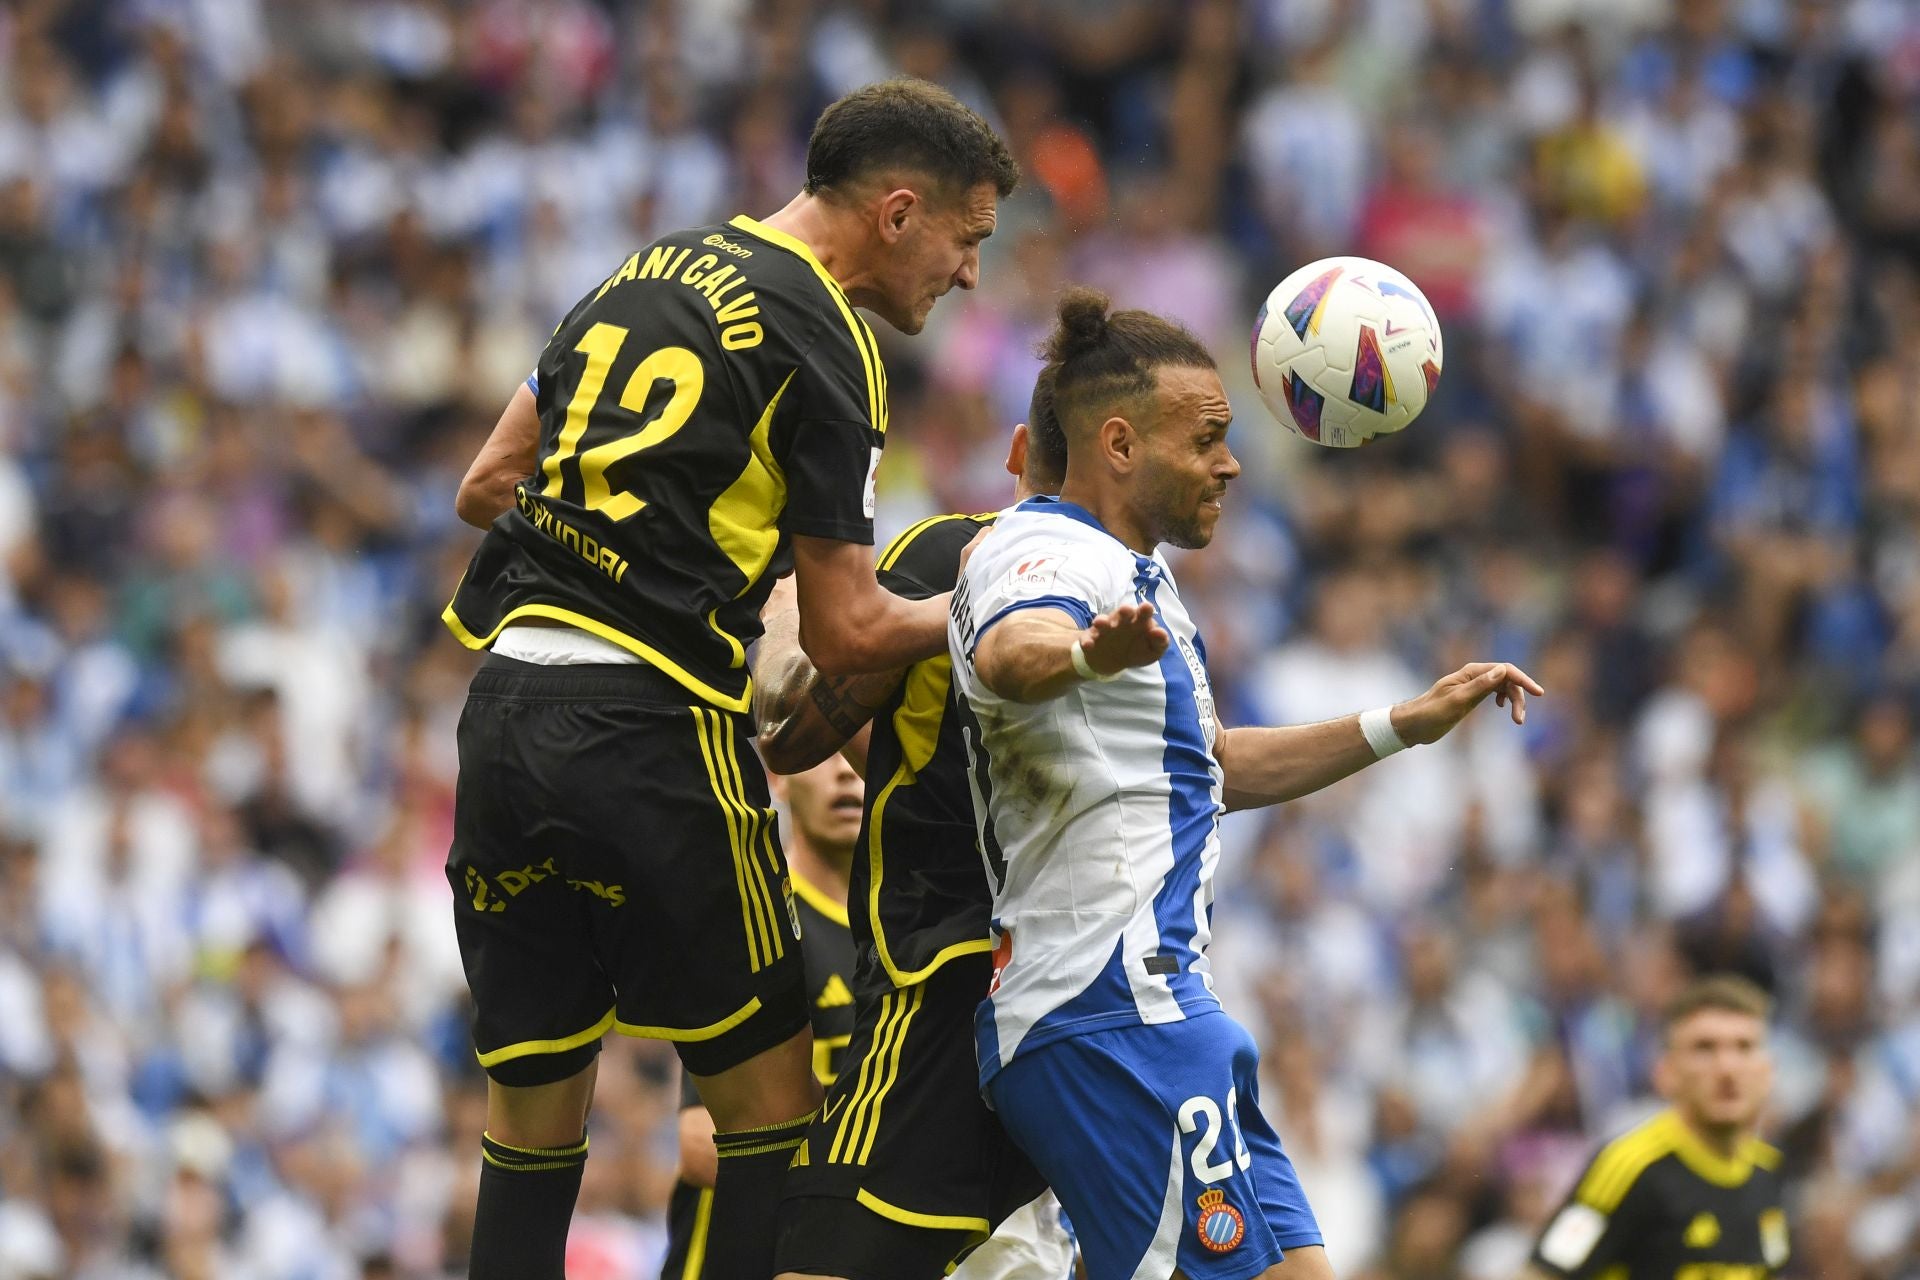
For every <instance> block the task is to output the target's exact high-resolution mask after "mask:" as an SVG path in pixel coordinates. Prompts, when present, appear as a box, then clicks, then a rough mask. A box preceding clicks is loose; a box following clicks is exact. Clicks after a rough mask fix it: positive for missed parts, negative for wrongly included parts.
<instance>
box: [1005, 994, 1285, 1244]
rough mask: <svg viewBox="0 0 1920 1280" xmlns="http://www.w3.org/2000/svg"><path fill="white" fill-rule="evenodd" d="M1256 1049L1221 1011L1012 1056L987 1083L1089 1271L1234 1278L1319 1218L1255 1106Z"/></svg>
mask: <svg viewBox="0 0 1920 1280" xmlns="http://www.w3.org/2000/svg"><path fill="white" fill-rule="evenodd" d="M1259 1063H1260V1052H1259V1049H1258V1048H1257V1047H1256V1046H1255V1045H1254V1043H1253V1037H1252V1036H1250V1035H1248V1034H1247V1032H1246V1029H1245V1028H1244V1027H1242V1026H1241V1025H1240V1024H1239V1023H1237V1022H1235V1021H1234V1020H1233V1019H1232V1018H1230V1017H1228V1016H1227V1015H1226V1014H1224V1013H1218V1012H1213V1013H1204V1014H1201V1015H1200V1016H1199V1017H1197V1018H1189V1019H1187V1020H1186V1021H1183V1022H1168V1023H1161V1024H1159V1025H1157V1026H1126V1027H1110V1028H1107V1029H1105V1030H1101V1031H1091V1032H1088V1033H1087V1034H1086V1035H1082V1036H1070V1037H1068V1038H1067V1039H1064V1040H1057V1041H1055V1042H1054V1043H1052V1044H1049V1045H1046V1046H1044V1047H1042V1048H1039V1049H1036V1050H1034V1051H1033V1052H1031V1053H1022V1054H1019V1055H1017V1056H1016V1057H1015V1058H1014V1060H1013V1061H1012V1062H1010V1063H1008V1064H1007V1065H1006V1066H1005V1067H1003V1068H1001V1070H1000V1071H999V1073H998V1074H996V1075H995V1076H994V1077H993V1079H992V1081H991V1082H989V1084H988V1085H987V1097H988V1099H989V1101H991V1102H992V1103H993V1106H994V1110H995V1111H997V1112H998V1113H999V1115H1000V1119H1001V1122H1002V1123H1004V1124H1005V1125H1006V1127H1007V1132H1008V1133H1010V1134H1011V1135H1012V1136H1013V1139H1014V1141H1015V1142H1017V1143H1019V1144H1020V1146H1021V1147H1022V1148H1023V1149H1024V1150H1025V1151H1026V1153H1027V1156H1028V1158H1029V1159H1031V1160H1032V1161H1033V1163H1034V1164H1035V1166H1037V1167H1038V1168H1039V1170H1040V1172H1041V1173H1042V1174H1044V1175H1045V1176H1046V1178H1047V1180H1048V1181H1049V1182H1050V1183H1052V1184H1053V1190H1054V1193H1055V1194H1056V1195H1058V1196H1059V1197H1060V1204H1061V1206H1062V1207H1063V1208H1065V1209H1066V1211H1067V1217H1068V1218H1070V1219H1072V1221H1073V1224H1074V1227H1075V1228H1076V1230H1077V1231H1078V1233H1079V1236H1080V1249H1081V1252H1082V1254H1083V1255H1084V1256H1085V1258H1086V1262H1087V1274H1088V1276H1089V1277H1090V1280H1135V1278H1136V1277H1137V1278H1138V1280H1167V1277H1169V1276H1171V1275H1172V1274H1173V1271H1174V1268H1175V1267H1176V1266H1177V1267H1178V1268H1179V1269H1180V1270H1181V1271H1182V1272H1184V1273H1185V1274H1186V1275H1188V1276H1190V1277H1192V1280H1246V1278H1247V1277H1252V1276H1257V1275H1259V1274H1260V1273H1261V1272H1262V1271H1265V1270H1266V1269H1267V1268H1268V1267H1270V1266H1272V1265H1273V1264H1274V1263H1276V1262H1278V1261H1280V1257H1281V1252H1282V1251H1283V1250H1286V1249H1294V1248H1299V1247H1301V1246H1303V1245H1312V1244H1320V1243H1321V1238H1320V1226H1319V1224H1318V1223H1316V1222H1315V1221H1314V1218H1313V1210H1312V1209H1310V1208H1309V1207H1308V1206H1307V1197H1306V1194H1305V1193H1304V1192H1302V1191H1301V1189H1300V1179H1299V1178H1298V1177H1297V1176H1296V1175H1295V1174H1294V1171H1293V1162H1292V1161H1291V1160H1289V1159H1287V1155H1286V1153H1285V1152H1284V1151H1282V1150H1281V1149H1280V1136H1279V1135H1278V1134H1276V1133H1275V1132H1274V1131H1273V1126H1272V1125H1270V1124H1268V1123H1267V1120H1266V1117H1265V1116H1263V1115H1261V1114H1260V1102H1259V1080H1258V1077H1259Z"/></svg>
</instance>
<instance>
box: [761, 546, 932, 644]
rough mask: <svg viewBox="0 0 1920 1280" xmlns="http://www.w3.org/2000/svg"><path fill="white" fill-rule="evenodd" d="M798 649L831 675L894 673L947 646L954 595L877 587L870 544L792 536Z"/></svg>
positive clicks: (877, 580)
mask: <svg viewBox="0 0 1920 1280" xmlns="http://www.w3.org/2000/svg"><path fill="white" fill-rule="evenodd" d="M793 577H794V584H795V586H796V587H797V588H798V590H799V596H800V648H801V650H802V651H803V652H804V653H805V654H806V655H807V658H808V660H809V661H811V662H812V663H813V665H814V667H815V669H816V670H818V671H821V672H823V673H824V674H826V675H830V676H854V675H873V674H876V673H879V672H886V671H898V670H900V669H902V668H904V667H909V666H912V665H913V664H914V663H916V662H919V661H920V660H921V659H922V658H931V657H933V656H935V655H936V654H941V653H945V652H946V651H947V607H948V605H949V604H950V603H951V602H952V599H953V593H952V592H948V593H947V594H945V595H939V596H935V597H933V598H932V599H931V600H907V599H903V598H902V597H900V596H896V595H895V594H893V592H891V591H889V590H887V589H886V588H885V587H883V586H881V585H880V579H879V578H878V577H877V576H876V575H875V573H874V570H873V549H872V548H871V547H866V546H862V545H861V544H859V543H857V542H837V541H835V540H833V539H831V538H809V537H804V536H800V535H795V537H794V539H793Z"/></svg>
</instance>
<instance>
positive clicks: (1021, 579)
mask: <svg viewBox="0 0 1920 1280" xmlns="http://www.w3.org/2000/svg"><path fill="white" fill-rule="evenodd" d="M1065 563H1066V559H1065V557H1063V556H1058V555H1047V554H1040V553H1035V554H1033V555H1028V556H1022V557H1021V558H1020V559H1019V560H1018V561H1016V562H1015V563H1014V566H1013V572H1012V573H1010V574H1008V575H1007V586H1008V588H1009V589H1010V590H1011V592H1012V594H1014V595H1028V594H1031V593H1033V592H1036V591H1038V590H1040V589H1041V588H1043V587H1050V586H1052V585H1053V582H1054V579H1055V578H1058V577H1059V576H1060V566H1061V565H1063V564H1065Z"/></svg>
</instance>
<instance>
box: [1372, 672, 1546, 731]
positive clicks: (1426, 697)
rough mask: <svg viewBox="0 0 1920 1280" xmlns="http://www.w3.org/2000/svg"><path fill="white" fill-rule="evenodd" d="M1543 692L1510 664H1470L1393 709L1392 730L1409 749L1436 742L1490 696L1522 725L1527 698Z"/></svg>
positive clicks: (1442, 677)
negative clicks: (1506, 708)
mask: <svg viewBox="0 0 1920 1280" xmlns="http://www.w3.org/2000/svg"><path fill="white" fill-rule="evenodd" d="M1546 692H1547V691H1546V690H1545V689H1543V688H1541V687H1540V684H1539V682H1538V681H1536V680H1535V679H1534V678H1533V677H1532V676H1530V675H1528V674H1527V673H1526V672H1524V671H1522V670H1521V669H1520V668H1518V667H1516V666H1514V665H1513V664H1512V663H1511V662H1469V663H1468V664H1467V665H1466V666H1464V667H1462V668H1460V669H1459V670H1458V671H1456V672H1454V673H1453V674H1452V675H1446V676H1441V677H1440V678H1439V679H1438V680H1436V681H1434V682H1433V687H1432V688H1431V689H1428V690H1427V691H1426V692H1425V693H1423V694H1421V695H1420V696H1419V697H1417V698H1414V699H1413V700H1412V701H1410V702H1405V703H1402V704H1401V705H1400V706H1399V707H1397V708H1395V710H1394V715H1393V728H1394V732H1396V733H1398V734H1399V735H1400V740H1401V741H1403V742H1405V743H1406V744H1407V745H1408V746H1410V747H1411V746H1417V745H1419V744H1420V743H1423V742H1438V741H1439V740H1440V739H1442V738H1444V737H1446V735H1447V731H1448V730H1449V729H1451V728H1453V726H1455V725H1457V724H1459V723H1460V722H1461V721H1462V720H1464V719H1466V718H1467V713H1468V712H1469V711H1472V710H1473V709H1474V708H1475V707H1477V706H1479V705H1480V704H1481V703H1482V702H1484V701H1486V699H1487V697H1488V696H1489V695H1491V696H1492V697H1493V701H1494V705H1495V706H1504V707H1508V708H1509V709H1510V710H1509V714H1511V715H1512V716H1513V722H1514V723H1515V724H1525V723H1526V722H1527V695H1528V694H1532V695H1533V696H1534V697H1536V698H1537V697H1542V696H1544V695H1545V694H1546Z"/></svg>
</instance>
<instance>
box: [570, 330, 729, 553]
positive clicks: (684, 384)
mask: <svg viewBox="0 0 1920 1280" xmlns="http://www.w3.org/2000/svg"><path fill="white" fill-rule="evenodd" d="M627 332H628V331H627V330H626V329H625V328H623V327H621V326H620V325H617V324H606V323H604V322H602V323H599V324H596V325H594V326H593V327H592V328H590V329H588V330H587V332H586V334H585V335H584V336H583V337H582V338H581V339H580V341H579V343H578V344H577V345H576V346H575V347H574V350H575V351H577V352H579V353H580V354H582V355H584V356H585V357H586V358H587V367H586V368H585V369H584V370H582V371H581V374H580V383H579V385H578V386H576V387H575V388H574V391H573V398H572V399H571V400H569V401H568V402H567V419H566V422H565V423H564V424H562V426H561V428H560V438H559V440H558V441H556V442H555V444H554V449H553V452H552V453H550V454H548V455H547V457H546V459H545V460H544V461H543V462H542V463H541V464H540V472H541V474H542V475H544V476H545V477H546V487H545V488H544V489H542V490H541V492H542V493H543V494H544V495H545V496H546V497H549V498H559V497H562V496H564V494H565V492H566V483H567V480H566V471H565V469H564V467H563V464H564V463H566V461H567V460H568V459H570V458H573V457H574V456H575V454H576V453H577V452H578V450H579V448H580V444H581V441H582V438H583V437H584V436H585V435H586V434H587V428H588V426H589V425H590V422H591V419H592V416H593V411H594V409H595V407H596V406H597V405H598V404H599V402H600V393H601V392H602V391H604V390H605V389H606V385H607V374H608V373H609V372H610V371H611V370H612V369H613V362H614V360H615V359H617V358H618V357H619V355H620V348H621V347H622V346H624V345H625V343H626V341H627ZM658 382H666V383H670V384H671V385H672V387H673V391H672V394H671V395H669V396H668V398H667V402H666V404H665V405H663V406H662V407H661V409H660V411H659V413H657V414H656V415H654V417H653V418H652V419H651V420H648V419H647V418H645V417H644V416H642V415H644V414H645V412H646V408H647V402H648V401H649V400H650V399H652V398H653V388H654V384H655V383H658ZM705 387H706V370H705V369H703V368H702V367H701V365H700V357H699V356H697V355H695V354H694V353H693V352H692V351H689V350H688V349H687V348H685V347H661V348H660V349H659V350H657V351H655V352H653V353H652V354H650V355H648V356H647V357H646V358H645V359H643V360H641V361H640V363H639V364H637V365H635V366H634V370H633V372H632V373H631V374H629V375H628V376H627V384H626V386H625V387H624V388H622V389H621V392H620V401H619V403H620V407H621V408H622V409H625V410H627V411H628V412H629V413H631V414H633V415H634V416H635V417H636V418H638V419H639V421H640V426H639V429H638V430H635V431H630V432H626V433H623V434H619V435H615V436H613V437H612V438H611V439H608V440H605V441H603V442H601V443H598V444H595V445H594V446H593V447H592V448H590V449H588V450H587V451H586V452H585V453H580V454H579V461H578V463H577V464H576V470H577V471H578V473H579V480H580V488H581V496H580V505H581V506H582V507H584V508H586V509H587V510H588V511H597V512H599V513H601V514H602V515H604V516H605V517H606V518H607V519H609V520H612V521H615V522H616V523H617V522H619V521H622V520H629V519H631V518H633V516H635V515H637V514H638V513H639V512H640V510H641V509H642V508H644V507H645V506H646V505H647V502H646V499H644V498H641V497H639V496H637V495H635V494H633V493H630V492H628V491H626V490H624V489H622V490H617V491H616V490H615V489H613V487H612V486H611V485H609V484H608V483H607V468H608V467H611V466H612V465H613V464H614V463H616V462H619V461H620V460H622V459H623V458H629V457H632V456H633V455H634V454H636V453H639V452H640V451H641V450H643V449H650V448H652V447H653V446H655V445H657V444H660V443H662V442H664V441H666V440H667V439H669V438H670V437H671V436H672V435H673V434H674V433H675V432H677V431H678V430H680V428H681V427H684V426H686V425H687V419H688V418H690V417H692V416H693V411H694V408H695V406H697V405H698V404H699V403H700V393H701V392H702V391H703V390H704V389H705Z"/></svg>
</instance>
